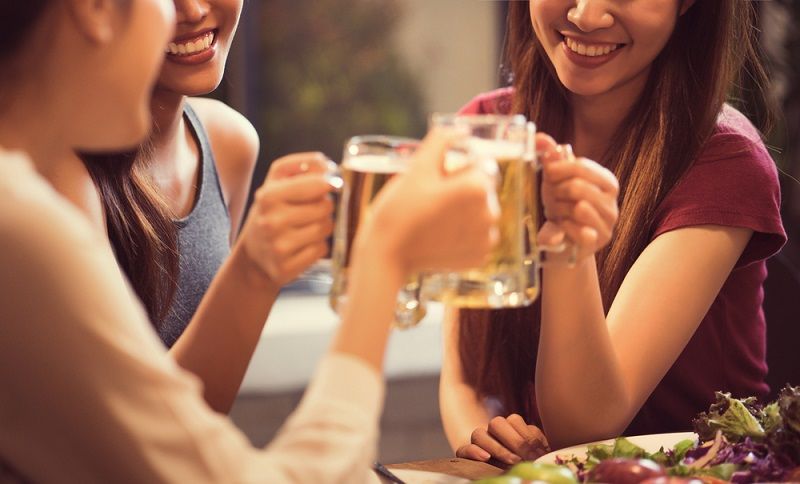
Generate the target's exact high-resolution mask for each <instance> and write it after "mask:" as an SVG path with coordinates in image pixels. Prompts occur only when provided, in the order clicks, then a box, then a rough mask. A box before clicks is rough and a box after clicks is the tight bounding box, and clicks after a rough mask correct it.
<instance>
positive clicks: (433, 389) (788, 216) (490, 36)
mask: <svg viewBox="0 0 800 484" xmlns="http://www.w3.org/2000/svg"><path fill="white" fill-rule="evenodd" d="M755 5H757V8H758V9H759V13H760V20H759V26H760V29H761V41H762V47H763V50H764V52H765V60H766V61H767V63H768V66H769V69H770V73H771V77H772V79H773V83H772V86H771V88H770V89H771V94H772V96H773V98H774V99H775V101H776V105H777V106H778V107H779V112H780V117H779V122H778V125H777V126H776V129H775V130H774V131H773V133H772V134H771V135H770V137H769V145H770V148H771V151H772V154H773V157H774V158H775V160H776V163H777V164H778V166H779V168H780V170H781V172H782V174H781V183H782V188H783V197H784V204H783V215H784V223H785V225H786V228H787V231H788V232H789V234H790V243H789V245H787V247H786V248H785V249H784V251H783V252H782V254H781V255H780V256H779V257H778V258H776V259H774V261H772V262H770V265H771V267H770V270H771V276H770V279H769V280H768V287H767V290H766V303H765V304H766V311H767V315H768V322H769V327H770V342H769V343H768V344H769V348H770V358H771V359H772V361H771V362H770V363H771V365H772V367H773V368H774V370H773V371H772V373H771V378H773V379H774V380H775V381H781V380H783V382H785V381H787V380H788V379H792V378H797V374H798V372H800V363H798V361H797V358H796V357H795V356H794V354H795V353H794V348H791V347H790V345H791V344H792V342H796V341H798V338H800V329H798V328H796V326H797V324H796V323H797V322H798V321H800V310H799V309H800V308H799V307H798V305H797V303H794V302H793V301H796V300H797V298H798V295H800V272H798V271H797V269H796V268H797V267H798V266H800V249H799V248H798V246H797V244H796V243H795V242H794V241H796V240H797V239H798V235H800V234H798V233H797V232H798V230H800V223H799V221H800V200H798V197H800V190H799V189H798V185H799V184H798V181H797V179H798V178H800V158H799V156H800V33H799V32H798V29H797V24H798V22H800V2H796V1H793V0H774V1H765V2H755ZM506 8H507V2H505V1H487V0H313V1H297V0H268V1H262V0H251V1H247V2H245V10H244V13H243V15H242V21H241V25H240V28H239V32H238V34H237V39H236V42H235V45H234V49H233V52H232V53H231V58H230V61H229V64H228V69H227V74H226V78H225V80H224V81H223V84H222V85H221V86H220V88H219V89H218V91H217V92H215V93H214V94H213V96H215V97H217V98H219V99H222V100H224V101H225V102H227V103H228V104H230V105H231V106H233V107H234V108H235V109H237V110H239V111H240V112H242V113H243V114H245V115H246V116H247V117H248V118H249V119H250V121H251V122H252V123H253V124H254V125H255V127H256V129H257V130H258V132H259V133H260V136H261V146H262V149H261V156H260V161H259V164H258V168H257V170H256V174H255V178H254V187H258V186H259V185H260V184H261V183H262V181H263V179H264V175H265V173H266V172H267V169H268V167H269V163H270V161H271V160H273V159H275V158H277V157H280V156H283V155H286V154H288V153H291V152H296V151H323V152H324V153H326V154H327V155H328V156H329V157H331V158H332V159H334V160H337V161H338V160H339V159H340V157H341V151H342V147H343V143H344V142H345V140H346V139H347V138H348V137H350V136H353V135H356V134H394V135H403V136H413V137H419V136H422V135H423V134H424V132H425V129H426V124H427V117H428V115H429V113H431V112H435V111H455V110H457V109H458V108H459V107H461V106H462V105H463V104H465V103H466V102H467V101H469V100H470V99H471V98H472V97H473V96H475V95H476V94H478V93H480V92H484V91H487V90H490V89H492V88H495V87H498V86H500V85H502V79H501V77H502V76H501V75H500V63H501V50H502V44H503V38H504V24H505V11H506ZM742 103H744V104H746V100H742ZM745 107H746V106H745ZM316 289H320V288H316ZM322 292H324V287H322V289H321V290H315V287H313V285H312V286H308V287H300V288H299V290H298V289H297V288H295V290H292V291H287V292H285V293H284V294H283V295H282V296H281V299H280V301H279V304H278V306H277V307H276V308H275V310H274V311H273V314H272V316H271V317H270V321H269V323H268V325H267V328H266V329H265V331H264V335H263V337H262V343H261V344H260V346H259V349H258V351H257V353H256V355H255V357H254V360H253V363H252V364H251V368H250V371H249V373H248V375H247V377H246V379H245V384H244V386H243V389H242V392H241V394H240V397H239V399H238V401H237V404H236V406H235V408H234V409H233V412H232V417H233V419H234V421H235V422H236V423H237V424H238V425H239V426H240V427H241V428H242V429H243V430H244V431H245V432H246V433H247V435H248V436H249V437H250V438H251V440H253V442H254V443H256V444H259V445H262V444H264V443H266V442H268V441H269V440H270V439H271V438H272V437H273V435H274V433H275V431H276V430H277V429H278V427H279V426H280V423H281V422H282V421H283V419H284V418H285V417H286V416H287V415H288V414H289V413H290V412H291V410H292V409H293V408H294V406H295V405H296V403H297V402H298V400H299V398H300V396H301V394H302V388H303V387H304V386H305V383H306V382H307V380H308V378H309V376H310V375H311V373H312V372H313V368H314V365H315V363H316V361H317V360H318V358H319V356H320V355H321V354H322V352H323V351H324V350H325V348H326V346H327V343H328V340H329V338H330V334H331V332H332V331H333V329H334V328H335V321H336V318H335V315H333V313H331V312H330V311H329V310H328V309H327V299H326V298H325V297H324V295H323V294H321V293H322ZM790 301H792V303H790ZM440 318H441V311H440V308H432V310H431V314H430V315H429V317H428V318H427V319H426V321H425V322H424V323H423V325H422V327H420V328H418V329H417V330H414V331H412V332H406V333H402V334H396V335H395V336H393V340H392V342H391V347H390V353H389V356H388V364H387V368H388V373H389V387H388V395H387V406H386V411H385V414H384V418H383V422H382V427H383V429H382V432H383V435H382V438H381V449H380V459H381V460H382V461H384V462H387V463H391V462H400V461H408V460H418V459H426V458H437V457H446V456H449V455H450V450H449V447H448V446H447V443H446V441H445V439H444V435H443V433H442V430H441V424H440V422H439V416H438V397H437V385H438V369H439V365H440V359H441V336H440V331H439V322H440ZM787 337H788V338H791V339H787ZM773 361H774V363H773ZM792 381H794V383H800V381H798V380H797V379H795V380H792Z"/></svg>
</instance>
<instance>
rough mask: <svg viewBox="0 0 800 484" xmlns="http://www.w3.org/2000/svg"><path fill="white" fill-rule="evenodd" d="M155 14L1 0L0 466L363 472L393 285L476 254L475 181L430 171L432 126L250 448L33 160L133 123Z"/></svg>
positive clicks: (173, 477) (185, 478) (142, 3)
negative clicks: (295, 378)
mask: <svg viewBox="0 0 800 484" xmlns="http://www.w3.org/2000/svg"><path fill="white" fill-rule="evenodd" d="M171 25H174V10H173V6H172V1H171V0H136V1H132V0H60V1H52V0H26V1H25V2H19V1H17V2H2V3H0V70H2V72H3V73H4V75H3V77H2V80H0V267H2V271H0V388H2V391H0V482H7V481H12V482H13V481H17V480H19V481H26V482H27V481H32V482H81V483H91V482H103V483H107V482H115V483H117V482H136V483H142V482H147V483H155V482H180V483H203V482H265V483H284V482H314V483H319V482H364V481H368V480H373V479H375V477H374V476H373V475H372V474H371V473H370V471H369V470H368V464H369V463H370V462H371V460H372V458H373V457H374V454H375V443H376V439H377V432H378V418H379V414H380V409H381V405H382V399H383V383H382V379H381V376H380V371H381V366H382V361H383V355H384V350H385V346H386V339H387V336H388V333H389V327H390V321H391V319H392V313H393V307H394V298H395V294H396V292H397V290H398V288H399V287H400V286H401V284H402V282H403V281H404V280H405V278H406V275H407V274H409V273H412V272H416V271H419V270H424V269H433V268H450V269H459V268H464V267H467V266H473V265H476V264H478V263H479V262H480V261H481V260H482V258H483V257H485V255H486V253H487V252H488V250H489V248H490V247H491V245H492V244H493V243H494V240H496V233H495V231H494V230H493V229H492V224H493V223H494V220H495V218H496V214H495V212H494V210H493V209H492V207H493V206H494V204H493V203H491V201H490V197H489V194H490V190H489V188H488V185H487V182H486V180H485V178H484V177H481V176H480V175H479V174H478V173H476V172H474V171H470V170H466V171H463V172H460V173H457V174H453V175H449V176H444V175H443V174H442V170H441V168H440V166H441V165H440V163H441V159H442V157H443V153H444V151H445V150H446V148H447V144H448V137H447V135H446V134H443V133H434V134H433V135H431V136H429V138H428V139H427V140H426V141H425V143H423V145H422V146H421V148H420V150H419V152H418V154H417V156H416V158H415V160H414V161H413V163H412V165H411V167H410V168H409V170H408V172H407V173H406V174H405V175H403V176H400V177H397V178H396V179H395V181H393V182H392V183H391V184H389V185H387V187H386V188H385V189H384V191H383V192H382V193H381V195H380V197H379V198H378V199H377V200H376V202H375V205H374V211H373V216H372V217H371V218H370V220H369V221H368V222H367V223H365V224H364V225H363V226H362V228H361V231H360V233H359V234H358V235H357V238H356V241H355V245H354V247H355V252H354V254H355V255H354V260H353V263H352V266H351V275H352V286H351V293H350V294H349V297H350V301H351V303H350V304H349V305H348V310H347V312H346V314H344V316H343V321H342V325H341V328H340V329H339V331H338V333H337V335H336V337H335V339H334V342H333V345H332V347H331V350H330V352H329V354H328V355H327V356H326V357H325V358H324V360H323V361H322V363H321V364H320V367H319V369H318V371H317V374H316V376H315V378H314V380H313V382H312V384H311V386H310V388H309V390H308V391H307V393H306V396H305V397H304V400H303V402H302V403H301V404H300V407H299V408H298V410H297V411H296V412H295V414H294V415H293V416H292V417H291V418H290V419H289V421H288V422H287V424H286V425H285V427H284V429H283V430H282V431H281V432H280V434H279V435H278V437H277V438H276V439H275V440H274V441H273V442H272V444H271V445H270V446H268V447H267V448H266V449H254V448H252V447H251V446H250V444H249V443H248V442H247V440H246V439H245V438H244V436H243V435H242V434H241V433H240V432H239V431H238V430H237V429H236V428H235V427H234V426H233V425H232V424H231V423H230V421H229V420H228V419H227V418H225V417H222V416H220V415H218V414H215V413H214V412H212V411H211V410H210V409H209V408H208V406H207V405H206V403H205V402H204V400H203V398H202V395H201V388H200V384H199V382H198V379H197V378H196V377H194V376H192V375H191V374H190V373H188V372H186V371H185V370H182V369H181V368H180V367H179V366H178V365H177V364H176V363H175V362H174V360H173V359H171V358H170V357H168V356H167V355H166V353H165V352H164V349H163V346H162V345H161V343H160V342H159V340H158V339H157V337H156V335H155V333H154V332H153V330H152V328H151V326H150V324H149V323H148V321H147V319H146V316H145V312H144V311H143V309H142V306H141V304H140V303H139V302H138V301H137V300H136V298H135V297H134V296H133V293H132V291H131V289H130V287H129V285H128V284H127V283H126V281H125V279H124V278H123V277H122V275H121V274H120V271H119V269H118V267H117V264H116V262H115V260H114V256H113V254H112V253H111V251H110V250H108V248H107V247H108V245H107V244H106V243H104V241H103V240H102V236H101V235H99V234H98V233H97V231H95V230H92V228H91V226H90V224H89V222H88V220H87V219H86V218H85V217H84V216H83V215H82V214H81V213H80V212H79V211H78V210H77V209H75V208H74V207H73V206H72V205H71V204H70V203H69V202H67V201H66V200H65V199H64V198H62V197H61V196H60V195H58V194H57V193H56V192H55V191H54V190H53V189H52V188H51V186H50V185H48V184H47V183H46V182H45V181H44V178H43V177H42V176H41V175H42V174H43V173H47V172H48V170H51V169H52V168H53V167H52V164H53V163H57V161H53V160H63V159H64V157H65V155H66V154H67V153H68V152H69V150H71V149H80V150H86V151H94V150H116V149H122V148H125V147H130V146H132V145H135V144H136V143H137V142H139V141H140V139H141V138H142V137H144V136H145V134H146V131H147V129H148V127H149V126H150V118H149V109H148V93H149V92H151V88H152V83H153V81H154V79H155V75H156V73H157V71H158V68H159V62H160V60H161V59H162V58H163V51H164V46H165V45H166V43H167V41H168V39H169V38H170V35H171V32H170V26H171ZM250 216H258V214H257V213H256V214H251V215H250ZM367 241H368V243H367ZM376 268H380V271H377V270H375V269H376Z"/></svg>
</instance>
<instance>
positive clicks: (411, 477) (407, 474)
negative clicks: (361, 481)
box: [382, 469, 469, 484]
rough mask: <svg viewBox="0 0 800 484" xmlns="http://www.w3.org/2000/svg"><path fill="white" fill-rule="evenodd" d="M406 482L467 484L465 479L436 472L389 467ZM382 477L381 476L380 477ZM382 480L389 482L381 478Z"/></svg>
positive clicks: (411, 483)
mask: <svg viewBox="0 0 800 484" xmlns="http://www.w3.org/2000/svg"><path fill="white" fill-rule="evenodd" d="M389 470H391V471H392V474H394V475H396V476H397V477H399V478H400V479H401V480H403V481H404V482H405V483H406V484H469V481H468V480H467V479H463V478H461V477H455V476H448V475H447V474H441V473H438V472H428V471H414V470H411V469H389ZM382 479H383V478H382ZM382 482H389V481H388V480H386V479H383V481H382Z"/></svg>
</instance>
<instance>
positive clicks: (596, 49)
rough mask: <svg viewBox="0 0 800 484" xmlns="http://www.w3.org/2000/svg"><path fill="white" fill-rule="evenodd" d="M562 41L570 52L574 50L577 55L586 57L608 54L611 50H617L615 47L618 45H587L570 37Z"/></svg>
mask: <svg viewBox="0 0 800 484" xmlns="http://www.w3.org/2000/svg"><path fill="white" fill-rule="evenodd" d="M564 43H565V44H566V45H567V47H568V48H569V50H571V51H572V52H575V53H576V54H578V55H583V56H586V57H597V56H601V55H608V54H610V53H611V52H614V51H615V50H617V47H619V45H618V44H613V45H611V44H605V45H587V44H582V43H580V42H578V41H577V40H575V39H571V38H569V37H565V38H564Z"/></svg>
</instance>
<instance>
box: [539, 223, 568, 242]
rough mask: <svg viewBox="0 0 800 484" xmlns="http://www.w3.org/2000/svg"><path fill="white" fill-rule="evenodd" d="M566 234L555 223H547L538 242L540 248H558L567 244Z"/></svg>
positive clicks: (540, 232)
mask: <svg viewBox="0 0 800 484" xmlns="http://www.w3.org/2000/svg"><path fill="white" fill-rule="evenodd" d="M565 238H566V234H565V233H564V231H563V230H562V229H561V228H559V227H558V225H556V224H554V223H553V222H545V223H544V225H542V228H541V229H539V234H538V235H537V237H536V240H537V241H538V242H539V246H540V247H558V246H560V245H561V244H563V243H564V242H565Z"/></svg>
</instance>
